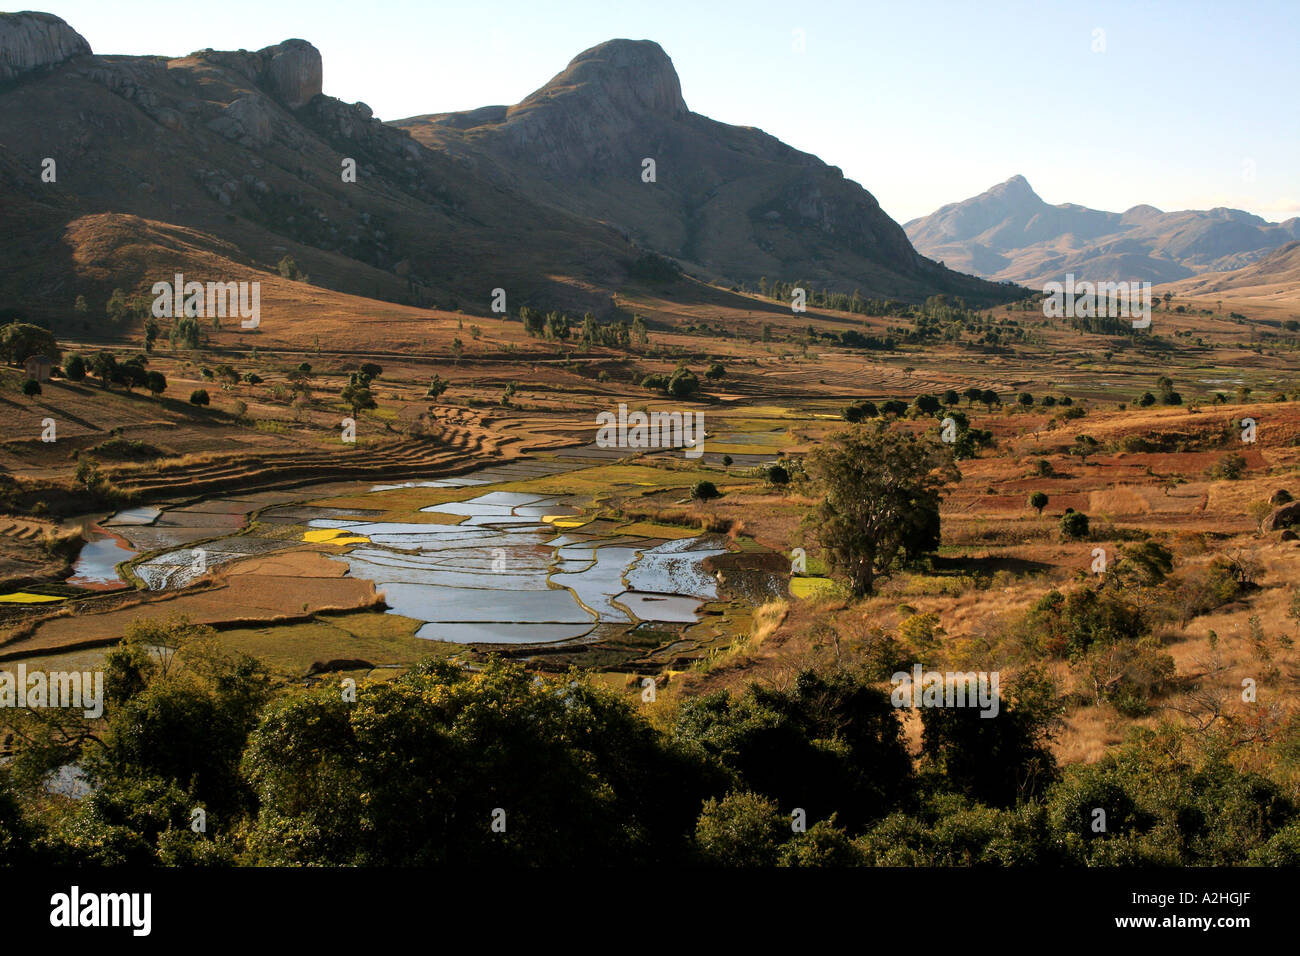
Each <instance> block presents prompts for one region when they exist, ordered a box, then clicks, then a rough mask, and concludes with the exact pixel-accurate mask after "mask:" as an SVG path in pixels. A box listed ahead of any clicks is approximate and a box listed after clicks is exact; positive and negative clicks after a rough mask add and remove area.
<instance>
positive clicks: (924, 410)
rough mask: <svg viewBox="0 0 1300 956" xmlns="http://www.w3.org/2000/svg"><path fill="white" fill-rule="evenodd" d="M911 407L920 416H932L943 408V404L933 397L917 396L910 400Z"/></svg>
mask: <svg viewBox="0 0 1300 956" xmlns="http://www.w3.org/2000/svg"><path fill="white" fill-rule="evenodd" d="M912 406H913V407H914V408H915V409H916V410H917V411H918V412H920V413H921V414H922V415H933V414H934V413H935V412H937V411H938V410H939V409H941V408H942V407H943V403H942V402H941V401H939V399H937V398H935V397H934V396H933V395H918V396H916V398H915V399H913V400H912Z"/></svg>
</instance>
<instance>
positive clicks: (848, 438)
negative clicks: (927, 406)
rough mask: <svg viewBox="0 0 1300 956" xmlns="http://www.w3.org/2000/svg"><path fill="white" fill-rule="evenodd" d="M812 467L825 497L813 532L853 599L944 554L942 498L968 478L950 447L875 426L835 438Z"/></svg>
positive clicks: (812, 522) (810, 523)
mask: <svg viewBox="0 0 1300 956" xmlns="http://www.w3.org/2000/svg"><path fill="white" fill-rule="evenodd" d="M808 463H809V470H810V472H811V474H812V475H813V476H814V477H815V478H816V479H817V481H818V482H819V483H820V486H821V488H822V490H823V492H824V497H823V499H822V501H821V503H820V504H819V505H818V507H817V509H816V510H815V512H814V513H813V514H812V515H810V516H809V517H808V519H807V522H806V523H807V526H808V527H809V529H810V530H811V531H812V532H813V533H814V534H815V535H816V536H817V537H818V539H819V540H820V542H821V545H822V548H823V550H824V551H825V553H826V556H827V561H828V564H829V565H830V567H831V569H832V571H834V572H836V573H837V574H840V575H842V576H843V577H844V578H845V579H846V580H847V582H848V584H849V587H850V589H851V590H852V592H853V593H854V594H856V595H861V594H867V593H870V592H871V590H872V588H873V586H874V583H875V579H876V577H877V576H878V575H880V574H884V573H887V572H888V570H889V569H890V567H891V566H893V564H894V562H895V561H896V560H898V559H900V558H903V559H906V560H916V559H917V558H919V557H920V556H921V555H922V554H925V553H927V552H930V551H933V550H935V549H936V548H937V547H938V545H939V539H940V534H939V501H940V497H941V494H942V491H943V489H944V488H945V487H946V486H947V485H948V484H951V483H953V482H956V481H959V480H960V478H961V475H960V473H959V472H958V471H957V469H956V467H955V466H954V465H953V463H952V460H951V454H950V452H949V451H948V450H947V449H946V448H944V447H942V446H938V445H936V444H934V443H932V442H926V441H921V440H919V439H917V438H916V437H915V436H914V435H912V434H910V433H909V432H905V431H902V430H891V429H887V428H886V427H885V426H884V425H883V423H876V424H875V425H873V426H870V427H864V428H855V429H851V430H849V431H843V432H838V433H836V434H834V435H831V436H830V437H829V438H828V439H827V440H826V442H824V443H823V444H822V445H821V446H819V447H818V448H817V449H816V450H814V452H813V453H812V454H811V455H810V456H809V458H808Z"/></svg>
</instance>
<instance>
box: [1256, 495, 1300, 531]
mask: <svg viewBox="0 0 1300 956" xmlns="http://www.w3.org/2000/svg"><path fill="white" fill-rule="evenodd" d="M1297 523H1300V501H1292V502H1290V503H1288V504H1285V505H1282V507H1280V508H1277V509H1275V510H1274V511H1273V513H1272V514H1270V515H1269V516H1268V517H1267V518H1265V519H1264V522H1263V525H1262V528H1263V530H1264V531H1281V530H1282V529H1283V528H1289V527H1291V526H1292V525H1294V524H1297Z"/></svg>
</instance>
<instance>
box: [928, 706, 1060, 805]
mask: <svg viewBox="0 0 1300 956" xmlns="http://www.w3.org/2000/svg"><path fill="white" fill-rule="evenodd" d="M1027 696H1028V695H1027ZM1053 717H1054V709H1053V707H1052V706H1051V704H1050V703H1039V702H1038V701H1037V700H1032V701H1031V700H1026V701H1023V702H1022V701H1020V700H1016V701H1014V702H1008V701H1007V700H1006V699H1005V698H1004V699H1003V700H1002V701H1001V702H1000V703H999V705H998V714H997V716H996V717H994V718H992V719H986V718H984V717H983V716H981V712H980V710H979V709H978V708H975V707H923V708H921V760H922V765H923V766H925V767H928V768H932V769H933V770H935V771H938V772H939V773H942V775H943V781H944V783H945V784H946V785H947V786H948V787H950V788H952V789H953V790H955V791H957V792H958V793H962V794H965V795H966V796H967V797H969V798H970V799H972V800H975V801H978V802H980V803H984V804H987V805H989V806H995V807H1009V806H1011V805H1013V804H1015V803H1016V802H1017V801H1018V800H1023V799H1026V798H1032V797H1035V796H1038V795H1041V794H1042V793H1043V792H1044V791H1046V789H1047V787H1048V786H1049V785H1050V784H1051V783H1052V782H1053V781H1055V779H1056V778H1057V776H1058V770H1057V764H1056V758H1055V757H1053V756H1052V752H1051V750H1049V749H1048V747H1047V739H1048V737H1049V729H1050V726H1051V723H1052V719H1053Z"/></svg>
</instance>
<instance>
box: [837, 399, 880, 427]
mask: <svg viewBox="0 0 1300 956" xmlns="http://www.w3.org/2000/svg"><path fill="white" fill-rule="evenodd" d="M840 414H841V415H842V416H843V418H844V420H845V421H846V422H849V423H850V424H853V425H856V424H858V423H859V422H863V421H866V420H867V419H868V418H875V417H876V416H877V415H879V414H880V410H879V409H878V408H876V403H875V402H868V401H865V400H864V401H861V402H854V403H853V404H852V405H850V406H848V407H847V408H845V409H844V411H842V412H840Z"/></svg>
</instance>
